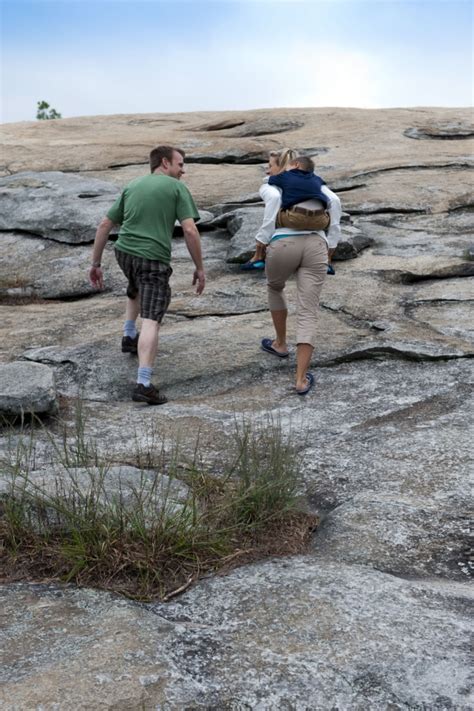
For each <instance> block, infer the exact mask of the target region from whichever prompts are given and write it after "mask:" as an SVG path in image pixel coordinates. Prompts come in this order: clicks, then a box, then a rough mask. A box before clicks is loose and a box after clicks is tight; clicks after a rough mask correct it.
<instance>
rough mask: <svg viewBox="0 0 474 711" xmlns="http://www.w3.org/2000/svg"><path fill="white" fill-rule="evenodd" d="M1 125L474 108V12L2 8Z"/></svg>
mask: <svg viewBox="0 0 474 711" xmlns="http://www.w3.org/2000/svg"><path fill="white" fill-rule="evenodd" d="M0 2H1V8H2V23H1V30H2V113H1V119H2V121H3V122H10V121H23V120H32V119H34V118H35V114H36V102H37V101H39V100H42V99H44V100H46V101H48V102H49V103H50V104H51V105H52V106H54V107H55V108H56V109H57V110H58V111H60V112H61V113H62V115H63V117H69V116H83V115H95V114H112V113H147V112H160V111H170V112H176V111H197V110H229V109H250V108H270V107H283V106H291V107H297V106H355V107H363V108H380V107H394V106H468V105H471V104H472V96H473V91H472V85H473V54H472V50H473V24H472V20H473V18H472V3H471V2H470V0H301V1H300V0H215V1H212V2H201V0H192V1H191V0H0Z"/></svg>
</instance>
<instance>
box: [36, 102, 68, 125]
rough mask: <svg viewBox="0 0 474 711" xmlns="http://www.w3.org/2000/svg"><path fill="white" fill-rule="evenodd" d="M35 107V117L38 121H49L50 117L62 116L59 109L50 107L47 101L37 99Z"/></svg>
mask: <svg viewBox="0 0 474 711" xmlns="http://www.w3.org/2000/svg"><path fill="white" fill-rule="evenodd" d="M37 105H38V108H37V109H36V118H37V119H38V120H39V121H49V120H50V119H58V118H62V116H61V114H60V113H59V111H56V109H53V108H51V107H50V105H49V104H48V102H47V101H38V104H37Z"/></svg>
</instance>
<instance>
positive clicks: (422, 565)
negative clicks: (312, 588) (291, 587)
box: [313, 493, 473, 582]
mask: <svg viewBox="0 0 474 711" xmlns="http://www.w3.org/2000/svg"><path fill="white" fill-rule="evenodd" d="M469 518H470V514H469V506H468V503H467V500H466V499H460V500H456V498H455V497H453V496H452V495H445V496H444V497H441V496H438V497H437V498H436V499H435V500H434V501H429V502H428V501H426V499H424V498H423V499H416V498H414V497H413V496H410V498H406V497H395V496H393V495H385V496H384V495H381V494H378V495H377V496H374V495H373V494H370V493H362V494H360V495H356V496H355V497H353V498H352V499H350V500H349V501H346V502H345V503H343V504H341V505H339V506H338V507H337V508H335V509H333V510H332V511H331V512H330V513H329V514H328V515H327V516H326V517H325V518H324V519H323V521H322V523H321V525H320V527H319V528H318V530H317V532H316V533H315V534H314V537H313V550H314V551H315V553H316V554H317V555H318V557H321V558H324V559H325V560H328V561H329V560H331V561H343V562H345V563H359V564H362V565H369V566H371V567H372V568H375V569H376V570H380V571H383V572H385V573H390V574H391V575H396V576H416V577H417V578H418V579H419V578H421V577H423V576H425V577H432V576H438V577H441V578H448V579H451V580H461V581H462V580H465V581H466V582H467V581H468V579H469V576H470V575H471V574H472V572H473V570H472V561H471V563H469V549H470V542H469V539H468V537H469ZM354 540H356V541H357V545H356V546H354V545H352V543H351V542H353V541H354Z"/></svg>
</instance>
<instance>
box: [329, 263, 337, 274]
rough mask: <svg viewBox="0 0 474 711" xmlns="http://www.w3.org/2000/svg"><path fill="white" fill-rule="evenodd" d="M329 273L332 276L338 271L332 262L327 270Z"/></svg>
mask: <svg viewBox="0 0 474 711" xmlns="http://www.w3.org/2000/svg"><path fill="white" fill-rule="evenodd" d="M327 273H328V274H331V276H334V275H335V273H336V272H335V271H334V267H333V266H332V264H328V271H327Z"/></svg>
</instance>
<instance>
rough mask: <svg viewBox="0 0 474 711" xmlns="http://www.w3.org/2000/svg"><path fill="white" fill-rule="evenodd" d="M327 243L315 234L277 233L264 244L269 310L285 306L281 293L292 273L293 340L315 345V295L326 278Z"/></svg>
mask: <svg viewBox="0 0 474 711" xmlns="http://www.w3.org/2000/svg"><path fill="white" fill-rule="evenodd" d="M327 264H328V246H327V243H326V240H324V239H323V238H322V237H320V236H319V235H316V234H311V235H297V236H296V237H290V236H288V237H280V238H279V239H277V240H274V241H272V242H270V244H269V245H268V247H267V256H266V266H265V273H266V276H267V290H268V305H269V307H270V311H282V310H284V309H286V308H287V307H286V300H285V296H284V293H283V290H284V288H285V284H286V281H287V280H288V278H289V277H290V276H291V275H292V274H296V287H297V330H296V342H297V343H309V344H310V345H311V346H313V348H314V346H315V345H316V325H317V319H318V310H319V295H320V293H321V288H322V286H323V283H324V279H325V278H326V273H327Z"/></svg>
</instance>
